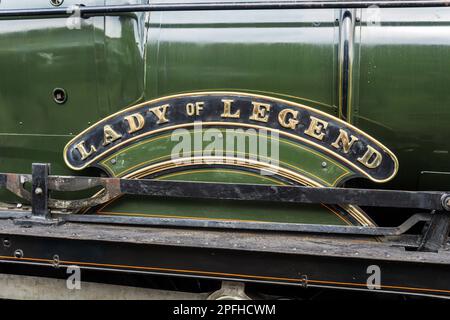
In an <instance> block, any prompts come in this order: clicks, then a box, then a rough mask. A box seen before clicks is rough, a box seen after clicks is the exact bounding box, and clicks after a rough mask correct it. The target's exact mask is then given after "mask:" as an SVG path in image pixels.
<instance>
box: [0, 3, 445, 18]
mask: <svg viewBox="0 0 450 320" xmlns="http://www.w3.org/2000/svg"><path fill="white" fill-rule="evenodd" d="M448 5H449V4H448V1H436V0H429V1H417V0H378V1H320V0H318V1H248V2H220V1H218V2H208V3H195V2H192V3H170V4H168V3H151V4H145V5H112V6H90V7H88V6H80V7H78V8H77V9H76V10H77V11H78V12H79V13H80V14H81V16H83V17H92V16H99V15H117V14H121V13H129V12H150V11H191V10H193V11H204V10H268V9H273V10H276V9H340V8H368V7H370V6H378V7H380V8H412V7H414V8H417V7H446V6H448ZM73 13H74V8H52V9H47V8H42V9H12V10H0V18H17V17H27V18H30V17H69V16H71V15H72V14H73Z"/></svg>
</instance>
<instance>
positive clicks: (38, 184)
mask: <svg viewBox="0 0 450 320" xmlns="http://www.w3.org/2000/svg"><path fill="white" fill-rule="evenodd" d="M31 172H32V188H31V205H32V209H31V212H32V217H33V218H42V219H48V218H50V214H49V211H48V198H49V190H48V175H49V174H50V164H46V163H33V165H32V171H31Z"/></svg>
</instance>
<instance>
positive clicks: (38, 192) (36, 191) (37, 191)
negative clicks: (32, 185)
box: [34, 187, 44, 194]
mask: <svg viewBox="0 0 450 320" xmlns="http://www.w3.org/2000/svg"><path fill="white" fill-rule="evenodd" d="M43 192H44V190H42V189H41V188H39V187H37V188H36V189H35V190H34V193H35V194H42V193H43Z"/></svg>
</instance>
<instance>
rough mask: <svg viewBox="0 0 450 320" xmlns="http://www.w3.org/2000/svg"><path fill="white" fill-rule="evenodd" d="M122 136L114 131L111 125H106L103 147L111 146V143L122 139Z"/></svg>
mask: <svg viewBox="0 0 450 320" xmlns="http://www.w3.org/2000/svg"><path fill="white" fill-rule="evenodd" d="M121 137H122V135H121V134H120V133H117V132H116V131H114V129H113V128H112V127H111V126H110V125H106V126H104V127H103V146H106V145H108V144H110V143H111V142H114V141H116V140H117V139H120V138H121Z"/></svg>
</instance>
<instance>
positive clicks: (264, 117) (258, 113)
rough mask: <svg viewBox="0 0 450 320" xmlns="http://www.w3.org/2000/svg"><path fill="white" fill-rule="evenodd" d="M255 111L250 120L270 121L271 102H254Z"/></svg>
mask: <svg viewBox="0 0 450 320" xmlns="http://www.w3.org/2000/svg"><path fill="white" fill-rule="evenodd" d="M252 105H253V112H252V115H251V116H250V120H255V121H261V122H267V121H269V115H268V114H267V112H269V111H270V107H271V106H270V104H268V103H261V102H252Z"/></svg>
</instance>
